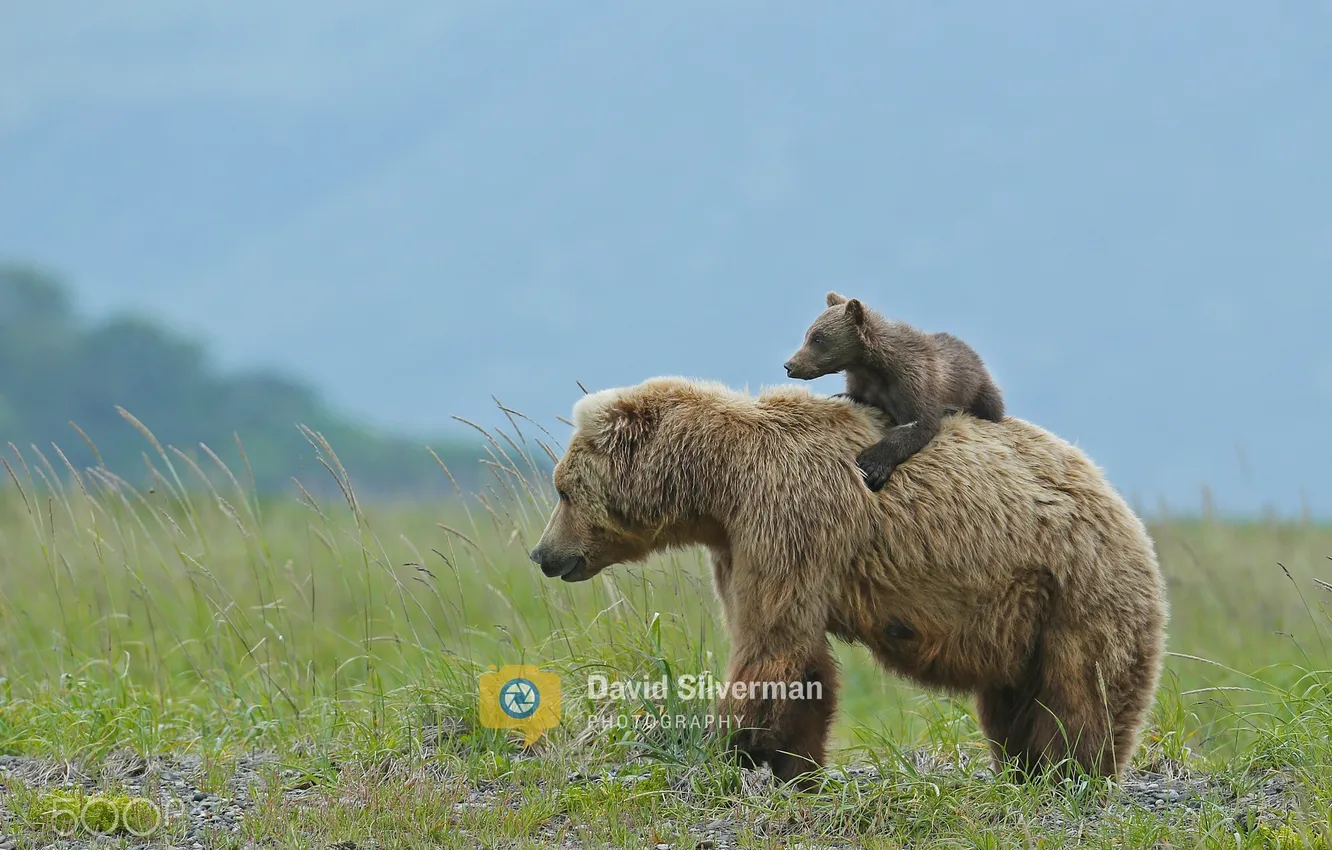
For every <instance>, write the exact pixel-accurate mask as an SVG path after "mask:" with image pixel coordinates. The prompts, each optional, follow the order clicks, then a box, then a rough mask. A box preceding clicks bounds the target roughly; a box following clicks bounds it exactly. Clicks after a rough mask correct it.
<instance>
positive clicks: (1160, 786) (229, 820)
mask: <svg viewBox="0 0 1332 850" xmlns="http://www.w3.org/2000/svg"><path fill="white" fill-rule="evenodd" d="M908 758H910V759H911V760H912V761H913V762H914V767H915V768H916V769H917V770H918V771H920V772H921V773H924V774H927V775H943V776H952V777H957V776H959V775H960V776H970V777H971V778H973V779H975V780H976V781H978V782H984V781H988V780H989V779H990V778H991V774H990V772H989V770H988V768H986V767H982V766H980V765H979V763H976V764H959V763H957V762H949V761H947V760H945V759H943V758H941V757H940V756H938V755H935V754H928V753H918V754H911V755H909V756H908ZM1156 768H1157V770H1156V771H1154V772H1147V771H1135V772H1132V773H1130V775H1129V776H1127V777H1126V778H1125V780H1124V781H1123V782H1122V783H1121V786H1120V790H1119V792H1118V793H1115V794H1111V795H1109V796H1107V797H1104V798H1100V800H1099V802H1098V803H1097V804H1096V805H1095V806H1094V807H1091V808H1089V809H1088V810H1087V811H1085V812H1084V813H1082V814H1081V815H1080V816H1078V817H1076V818H1071V817H1069V816H1068V815H1066V814H1065V813H1064V812H1062V811H1059V810H1058V809H1059V807H1057V806H1052V807H1050V811H1048V812H1045V813H1043V814H1042V815H1041V816H1040V818H1039V821H1038V822H1037V823H1032V824H1030V826H1031V827H1032V828H1033V829H1039V830H1040V831H1041V832H1046V833H1050V832H1061V831H1062V832H1064V833H1066V834H1068V835H1070V836H1078V835H1083V834H1086V833H1088V832H1090V831H1094V830H1095V828H1096V826H1097V823H1098V821H1101V820H1102V819H1116V818H1121V817H1123V816H1125V815H1127V814H1129V813H1131V810H1132V809H1134V808H1139V809H1141V808H1147V809H1153V810H1158V811H1162V812H1163V813H1170V814H1172V815H1174V816H1179V817H1189V816H1191V815H1192V814H1196V812H1197V811H1198V810H1200V809H1201V808H1202V806H1203V803H1204V801H1211V802H1213V803H1220V804H1222V805H1226V806H1228V807H1233V808H1234V809H1235V811H1236V813H1237V814H1246V815H1251V816H1253V817H1255V818H1256V819H1258V820H1270V819H1276V818H1279V817H1280V816H1281V815H1283V814H1284V813H1285V812H1286V811H1287V810H1288V809H1290V808H1293V807H1294V805H1295V802H1296V795H1295V791H1296V789H1295V788H1294V787H1292V785H1291V783H1290V782H1289V781H1287V780H1285V779H1284V778H1282V777H1280V776H1274V777H1271V778H1269V779H1267V780H1265V781H1264V782H1263V783H1262V784H1260V785H1258V787H1257V788H1256V790H1254V791H1253V792H1251V793H1248V794H1246V795H1244V796H1242V797H1237V795H1236V794H1235V793H1234V792H1233V791H1232V790H1231V789H1230V787H1229V786H1228V785H1227V784H1224V783H1220V782H1218V781H1216V780H1215V779H1214V778H1213V777H1211V776H1209V775H1207V774H1202V773H1197V772H1193V771H1189V770H1187V769H1186V768H1184V767H1183V766H1181V765H1177V764H1164V765H1156ZM275 771H277V767H276V761H275V759H274V758H273V757H272V756H271V755H265V754H254V755H251V756H249V757H246V758H244V759H241V760H240V761H239V763H238V764H237V766H236V767H235V769H234V771H233V773H232V775H231V776H230V777H229V778H227V779H225V780H224V781H223V783H222V786H223V788H224V790H223V791H222V793H220V794H214V793H210V792H207V791H204V790H202V787H201V786H203V785H204V784H205V783H204V782H203V764H202V761H201V760H200V759H198V758H197V757H188V756H185V757H179V756H173V757H168V758H150V759H144V758H142V757H140V756H137V755H134V754H130V753H118V754H113V755H112V756H111V757H109V758H108V759H106V760H105V762H104V763H103V765H102V767H101V769H100V770H99V771H98V772H97V773H95V774H87V773H84V772H82V771H80V770H79V768H78V767H77V766H75V765H71V764H64V763H57V762H53V761H48V760H43V759H36V758H27V757H22V756H0V785H3V786H6V787H7V785H8V783H9V782H11V781H13V780H18V781H20V782H22V783H23V785H24V786H26V787H28V788H30V789H55V788H72V787H82V788H83V789H85V790H86V791H88V792H89V793H95V792H97V791H98V790H102V789H108V788H120V789H123V790H124V792H125V793H126V794H129V795H131V796H146V797H149V798H151V799H153V800H154V801H156V802H157V803H158V805H159V806H160V807H161V808H162V810H163V811H164V812H165V813H167V814H168V815H169V816H172V815H174V816H173V817H172V818H171V822H170V823H169V824H168V827H167V828H166V829H165V830H164V831H161V832H159V833H158V835H157V836H156V837H154V838H151V839H149V840H145V841H142V842H138V843H135V840H134V839H123V838H122V839H115V840H109V839H105V838H102V839H97V838H88V837H75V838H70V839H64V840H62V841H58V842H57V843H55V844H53V845H48V846H51V847H55V848H62V850H76V848H77V850H84V849H85V848H94V847H107V846H117V847H149V846H151V847H163V846H168V847H179V848H186V850H199V848H207V847H211V846H213V845H215V844H217V843H219V842H220V840H225V839H227V838H231V837H232V836H234V835H235V834H237V833H239V832H240V829H241V827H240V821H241V818H242V817H243V816H244V814H245V813H246V812H247V811H248V810H249V809H251V808H252V806H253V805H254V803H253V798H252V793H253V791H254V790H255V789H259V788H262V787H263V785H264V783H265V782H266V779H265V777H266V776H272V775H274V772H275ZM832 773H833V775H834V776H835V777H837V778H839V779H842V780H845V781H849V782H854V783H856V784H857V785H862V786H864V787H865V788H867V789H870V788H873V787H874V786H875V785H877V784H878V783H879V781H880V773H879V770H878V769H877V768H875V767H874V766H872V765H856V766H849V767H844V768H840V769H836V770H834V771H832ZM276 775H277V776H278V777H279V780H280V781H282V782H283V784H284V785H287V786H288V787H289V789H290V790H288V791H286V792H284V793H285V796H286V798H287V801H288V802H289V804H291V805H319V804H321V802H322V800H323V799H324V798H325V797H324V794H323V793H322V792H320V791H319V790H318V789H308V788H307V789H302V788H300V787H291V785H299V783H297V782H295V780H296V779H297V778H298V774H296V773H295V772H294V771H281V772H278V773H277V774H276ZM635 778H636V777H635V776H633V775H630V774H625V775H621V776H616V775H615V774H613V773H607V774H599V775H592V776H583V775H581V774H574V775H572V776H570V777H568V781H569V784H570V785H571V786H576V785H578V784H581V783H589V782H598V781H605V780H615V781H618V782H621V783H629V782H633V781H634V780H635ZM772 782H773V780H772V776H771V775H770V774H768V773H767V772H766V771H765V772H756V771H754V772H751V771H746V772H745V774H744V777H743V781H742V787H741V788H740V789H739V790H738V792H737V793H736V801H735V807H734V811H733V814H734V816H730V817H720V818H717V817H712V818H709V819H707V820H700V822H699V823H697V824H695V825H693V826H691V827H689V829H688V833H689V838H690V840H692V841H693V843H694V846H695V847H696V848H698V849H699V850H726V848H730V847H733V846H734V845H735V843H736V836H737V834H738V833H739V832H740V831H741V830H742V829H749V830H753V831H755V832H757V833H758V834H766V835H769V836H770V837H772V838H781V837H787V838H788V839H789V838H795V837H796V836H795V833H798V832H799V831H800V828H799V825H797V824H794V823H791V822H789V821H787V820H786V819H785V818H784V817H783V818H781V819H777V818H774V819H771V820H769V819H765V818H764V817H763V816H762V815H755V813H754V812H755V809H757V807H754V809H751V810H750V811H746V809H745V800H746V799H748V798H754V797H767V796H770V795H772V794H773V788H772ZM211 784H215V783H211ZM684 784H685V783H683V782H681V783H680V785H681V790H683V786H684ZM506 791H507V789H506V788H504V787H503V786H500V785H498V784H488V785H487V784H480V785H477V786H476V787H475V788H474V789H473V790H472V791H471V793H470V794H469V796H468V799H466V800H464V801H462V802H460V803H459V804H458V808H459V809H460V810H461V809H466V808H489V807H491V806H493V805H496V804H501V805H502V803H500V802H499V801H500V799H501V798H502V797H503V796H504V795H505V792H506ZM684 793H688V792H687V791H686V792H684ZM7 800H8V794H7V793H3V794H0V824H2V825H3V826H0V850H13V848H15V847H19V846H24V847H35V846H37V844H36V843H35V842H36V839H37V835H36V834H35V833H30V832H29V833H26V834H25V835H20V834H18V833H16V832H14V831H13V829H12V828H13V826H14V824H15V821H14V818H13V817H12V816H11V813H10V812H9V811H8V809H7V807H6V805H5V804H6V802H7ZM700 802H701V801H700ZM710 803H711V805H712V806H714V807H715V800H713V801H710ZM714 811H715V808H714ZM6 827H7V828H8V830H7V831H6V829H5V828H6ZM541 830H542V831H541V832H539V833H538V835H537V836H536V837H545V838H547V839H548V840H550V841H551V843H552V846H559V845H561V844H562V845H563V846H565V847H577V846H579V845H578V844H577V843H576V842H571V841H570V840H569V839H568V834H569V833H570V832H573V833H575V834H577V832H578V831H579V830H578V828H577V826H576V825H575V824H572V823H571V822H570V821H569V819H568V818H567V817H566V816H559V817H556V818H554V819H552V820H551V821H549V822H548V823H547V824H545V825H544V826H543V827H542V828H541ZM557 836H558V837H557ZM334 846H335V847H338V848H340V850H353V848H355V850H370V848H372V847H373V846H374V845H373V844H367V843H364V842H363V843H361V844H359V845H357V844H355V843H353V842H345V843H343V844H338V845H334ZM676 846H679V845H678V844H677V845H676ZM832 846H836V845H832ZM845 846H848V847H851V846H855V845H854V844H853V843H848V844H847V845H845Z"/></svg>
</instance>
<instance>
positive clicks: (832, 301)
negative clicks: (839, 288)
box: [827, 292, 846, 307]
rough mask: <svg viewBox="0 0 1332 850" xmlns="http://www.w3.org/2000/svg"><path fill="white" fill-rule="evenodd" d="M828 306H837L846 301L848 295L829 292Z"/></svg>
mask: <svg viewBox="0 0 1332 850" xmlns="http://www.w3.org/2000/svg"><path fill="white" fill-rule="evenodd" d="M827 300H828V306H829V307H836V306H837V305H838V304H845V303H846V296H844V295H838V294H837V293H836V292H829V293H828V295H827Z"/></svg>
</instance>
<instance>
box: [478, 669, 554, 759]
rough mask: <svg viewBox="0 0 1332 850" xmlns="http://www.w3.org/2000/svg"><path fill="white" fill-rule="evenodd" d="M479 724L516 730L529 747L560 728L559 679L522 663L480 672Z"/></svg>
mask: <svg viewBox="0 0 1332 850" xmlns="http://www.w3.org/2000/svg"><path fill="white" fill-rule="evenodd" d="M481 725H482V726H485V727H486V728H488V729H518V730H519V731H521V732H522V733H523V746H524V747H530V746H532V745H533V744H534V743H536V741H537V739H538V738H540V737H541V733H543V732H545V731H546V730H547V729H554V728H555V727H556V726H558V725H560V677H559V676H557V675H555V674H554V673H545V672H542V670H541V668H540V667H531V666H528V665H526V664H505V665H504V666H503V667H501V668H500V669H499V670H498V671H492V672H489V673H482V674H481Z"/></svg>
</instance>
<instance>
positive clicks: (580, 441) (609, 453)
mask: <svg viewBox="0 0 1332 850" xmlns="http://www.w3.org/2000/svg"><path fill="white" fill-rule="evenodd" d="M690 387H691V384H689V383H688V382H686V381H683V380H681V379H657V380H656V381H649V382H647V383H645V384H640V385H638V386H637V387H629V388H625V389H615V390H603V391H602V392H598V393H593V394H591V395H588V396H585V397H584V398H583V399H581V400H580V401H579V402H578V404H577V405H575V406H574V411H573V421H574V434H573V437H572V438H571V439H570V440H569V447H568V449H566V450H565V452H564V456H563V457H562V458H560V461H559V463H557V464H556V465H555V475H554V479H555V492H556V493H557V495H558V497H559V501H558V502H557V503H556V505H555V510H554V512H552V513H551V515H550V520H549V521H548V522H547V523H546V529H545V531H543V532H542V533H541V539H540V540H539V541H537V544H536V547H535V548H534V549H532V552H531V556H530V557H531V558H532V560H533V561H535V562H536V563H537V564H538V565H540V567H541V571H542V572H543V573H545V574H546V575H547V576H549V577H551V578H557V577H558V578H561V579H563V580H565V581H583V580H585V579H589V578H591V577H592V576H594V575H596V574H597V573H599V572H601V571H602V570H604V569H605V568H606V567H608V566H610V565H611V564H618V563H624V562H628V561H637V560H641V559H642V558H645V557H647V556H648V555H649V554H651V553H652V552H653V551H654V550H655V549H656V548H660V544H659V539H660V535H661V533H662V532H663V530H664V528H665V526H666V525H667V524H668V522H669V515H670V514H671V513H672V509H671V507H670V506H669V505H667V504H665V503H664V502H663V496H662V493H661V492H660V480H661V475H659V474H657V473H655V472H653V471H652V469H650V468H649V467H655V464H656V463H657V459H658V455H659V454H660V451H659V448H658V447H656V446H655V445H654V441H653V439H652V438H653V436H654V435H655V433H656V431H657V429H658V424H659V422H660V420H661V418H662V416H663V414H664V409H663V406H669V404H670V403H671V400H672V399H673V398H675V397H678V396H680V395H682V394H688V391H689V389H690Z"/></svg>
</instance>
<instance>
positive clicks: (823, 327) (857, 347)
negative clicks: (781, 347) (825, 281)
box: [786, 292, 865, 381]
mask: <svg viewBox="0 0 1332 850" xmlns="http://www.w3.org/2000/svg"><path fill="white" fill-rule="evenodd" d="M864 327H865V305H863V304H861V303H860V302H859V301H857V300H856V299H854V298H852V299H850V300H847V299H846V298H843V297H842V296H840V295H838V294H837V293H836V292H829V293H828V309H826V310H824V311H823V312H822V313H821V314H819V317H818V318H817V319H815V320H814V324H812V325H810V326H809V330H807V331H805V344H804V345H802V346H801V347H800V350H799V351H797V352H796V353H795V354H793V355H791V359H790V360H788V361H786V375H787V377H790V378H799V379H800V380H802V381H808V380H811V379H813V378H821V377H823V376H824V375H831V374H832V373H833V372H841V371H842V370H843V369H847V368H849V367H851V366H854V365H855V364H856V363H857V362H858V361H859V360H860V356H861V352H862V351H864V345H865V344H864V336H863V333H862V332H863V330H864Z"/></svg>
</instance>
